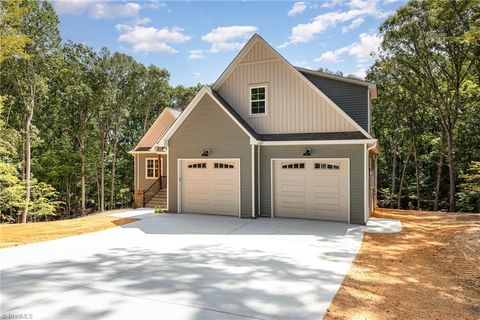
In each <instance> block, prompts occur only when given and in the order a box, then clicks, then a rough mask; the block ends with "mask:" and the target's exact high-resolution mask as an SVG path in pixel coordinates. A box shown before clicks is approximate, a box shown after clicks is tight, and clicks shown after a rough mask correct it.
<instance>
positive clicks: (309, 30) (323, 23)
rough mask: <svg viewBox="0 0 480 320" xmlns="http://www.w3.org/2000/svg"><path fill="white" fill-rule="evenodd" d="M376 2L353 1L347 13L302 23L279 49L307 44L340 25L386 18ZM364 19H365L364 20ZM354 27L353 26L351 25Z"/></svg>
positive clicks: (337, 12)
mask: <svg viewBox="0 0 480 320" xmlns="http://www.w3.org/2000/svg"><path fill="white" fill-rule="evenodd" d="M377 4H378V3H377V1H376V0H365V1H362V0H352V1H350V3H349V5H348V6H349V9H348V10H346V11H332V12H327V13H324V14H321V15H318V16H317V17H315V18H314V19H313V21H312V22H309V23H301V24H298V25H296V26H295V27H293V28H292V34H291V36H290V37H289V40H288V41H287V42H285V43H283V44H282V45H280V46H279V48H284V47H287V46H288V45H290V44H296V43H306V42H309V41H311V40H312V39H313V38H314V37H315V36H317V35H318V34H320V33H322V32H324V31H325V30H327V29H329V28H332V27H335V26H336V25H337V24H339V23H345V22H348V21H351V20H354V19H355V20H356V22H355V24H353V27H355V25H359V24H361V23H360V20H358V19H359V18H362V17H366V16H373V17H377V18H384V17H385V16H386V15H387V14H388V13H387V12H384V11H382V10H381V9H379V8H378V6H377ZM362 19H363V18H362ZM350 26H352V24H350Z"/></svg>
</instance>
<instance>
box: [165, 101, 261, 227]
mask: <svg viewBox="0 0 480 320" xmlns="http://www.w3.org/2000/svg"><path fill="white" fill-rule="evenodd" d="M168 147H169V154H168V157H169V159H168V163H169V177H168V188H169V192H168V193H169V199H168V200H169V202H168V211H170V212H177V200H178V194H177V192H178V190H177V187H178V173H177V170H178V167H177V165H178V159H198V158H200V155H201V154H202V152H203V150H205V149H210V150H211V151H212V155H211V156H210V157H208V158H206V159H208V160H213V159H215V158H219V159H226V158H232V159H233V158H234V159H240V193H241V198H240V205H241V215H242V217H245V218H248V217H251V216H252V174H253V173H252V149H251V145H250V138H249V137H248V135H247V134H246V133H245V132H244V131H243V130H242V129H241V128H240V127H239V126H238V125H237V124H236V123H235V122H234V121H233V120H232V119H231V118H230V117H229V116H228V115H227V114H226V113H225V112H224V111H223V110H222V109H221V108H220V107H219V106H218V105H217V103H216V102H215V101H213V100H212V98H210V97H209V96H207V95H206V96H204V97H203V98H202V99H201V100H200V101H199V102H198V105H197V106H196V107H195V108H194V109H193V110H192V112H191V113H190V114H189V115H188V117H187V118H186V119H185V121H184V122H183V123H182V124H181V125H180V126H179V127H178V129H177V131H176V132H175V133H174V134H173V136H172V137H171V138H170V141H169V146H168Z"/></svg>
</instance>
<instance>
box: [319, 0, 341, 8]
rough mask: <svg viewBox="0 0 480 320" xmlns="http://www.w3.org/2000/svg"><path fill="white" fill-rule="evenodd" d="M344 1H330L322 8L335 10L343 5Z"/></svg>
mask: <svg viewBox="0 0 480 320" xmlns="http://www.w3.org/2000/svg"><path fill="white" fill-rule="evenodd" d="M343 2H344V0H330V1H325V2H324V3H323V4H322V8H334V7H337V6H339V5H341V4H343Z"/></svg>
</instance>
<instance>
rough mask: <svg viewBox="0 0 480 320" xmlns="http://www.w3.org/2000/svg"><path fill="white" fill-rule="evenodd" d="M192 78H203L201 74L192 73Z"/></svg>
mask: <svg viewBox="0 0 480 320" xmlns="http://www.w3.org/2000/svg"><path fill="white" fill-rule="evenodd" d="M193 76H194V77H195V78H201V77H203V74H201V73H200V72H194V73H193Z"/></svg>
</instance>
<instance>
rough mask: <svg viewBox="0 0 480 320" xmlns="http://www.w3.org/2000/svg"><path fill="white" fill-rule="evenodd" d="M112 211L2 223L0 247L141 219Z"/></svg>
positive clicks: (77, 233)
mask: <svg viewBox="0 0 480 320" xmlns="http://www.w3.org/2000/svg"><path fill="white" fill-rule="evenodd" d="M115 212H118V211H115ZM112 213H114V212H113V211H110V212H105V213H101V214H93V215H89V216H86V217H81V218H76V219H71V220H59V221H50V222H36V223H27V224H7V225H0V248H6V247H14V246H18V245H22V244H27V243H33V242H40V241H46V240H53V239H59V238H64V237H70V236H75V235H79V234H83V233H89V232H95V231H100V230H105V229H110V228H114V227H117V226H121V225H124V224H127V223H131V222H134V221H138V220H139V219H135V218H117V217H111V216H109V214H112Z"/></svg>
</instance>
